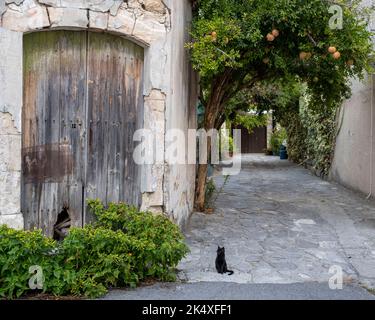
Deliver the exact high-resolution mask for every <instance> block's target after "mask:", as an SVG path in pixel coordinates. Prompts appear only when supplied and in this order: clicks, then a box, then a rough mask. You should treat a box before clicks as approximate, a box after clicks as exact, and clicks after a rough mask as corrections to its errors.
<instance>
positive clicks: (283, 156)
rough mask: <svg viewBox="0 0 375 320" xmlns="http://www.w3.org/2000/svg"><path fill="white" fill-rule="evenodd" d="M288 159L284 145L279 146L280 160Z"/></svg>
mask: <svg viewBox="0 0 375 320" xmlns="http://www.w3.org/2000/svg"><path fill="white" fill-rule="evenodd" d="M287 159H288V151H287V150H286V147H285V146H281V147H280V160H287Z"/></svg>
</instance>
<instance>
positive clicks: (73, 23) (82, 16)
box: [48, 8, 89, 28]
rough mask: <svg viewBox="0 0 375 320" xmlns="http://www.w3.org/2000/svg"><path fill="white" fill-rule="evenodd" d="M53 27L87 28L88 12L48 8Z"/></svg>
mask: <svg viewBox="0 0 375 320" xmlns="http://www.w3.org/2000/svg"><path fill="white" fill-rule="evenodd" d="M48 13H49V17H50V20H51V27H77V28H87V27H88V25H89V19H88V17H87V10H83V9H72V8H48Z"/></svg>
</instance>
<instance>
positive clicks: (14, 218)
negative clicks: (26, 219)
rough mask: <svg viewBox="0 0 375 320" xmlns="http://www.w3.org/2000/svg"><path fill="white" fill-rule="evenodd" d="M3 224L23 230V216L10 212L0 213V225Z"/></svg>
mask: <svg viewBox="0 0 375 320" xmlns="http://www.w3.org/2000/svg"><path fill="white" fill-rule="evenodd" d="M2 224H6V225H7V226H8V227H11V228H13V229H16V230H23V228H24V223H23V216H22V214H10V215H5V216H1V215H0V225H2Z"/></svg>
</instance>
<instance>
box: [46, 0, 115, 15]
mask: <svg viewBox="0 0 375 320" xmlns="http://www.w3.org/2000/svg"><path fill="white" fill-rule="evenodd" d="M39 2H40V3H43V4H46V5H49V6H52V7H54V8H73V9H74V8H75V9H90V10H93V11H101V12H108V11H109V10H110V9H111V8H112V7H113V6H114V5H116V3H117V2H119V0H39ZM121 2H122V1H121Z"/></svg>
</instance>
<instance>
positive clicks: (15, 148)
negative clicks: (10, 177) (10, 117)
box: [0, 127, 21, 172]
mask: <svg viewBox="0 0 375 320" xmlns="http://www.w3.org/2000/svg"><path fill="white" fill-rule="evenodd" d="M1 130H2V128H1V127H0V132H1ZM20 170H21V135H20V134H17V135H13V134H12V135H2V134H0V172H1V171H3V172H4V171H20Z"/></svg>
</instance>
